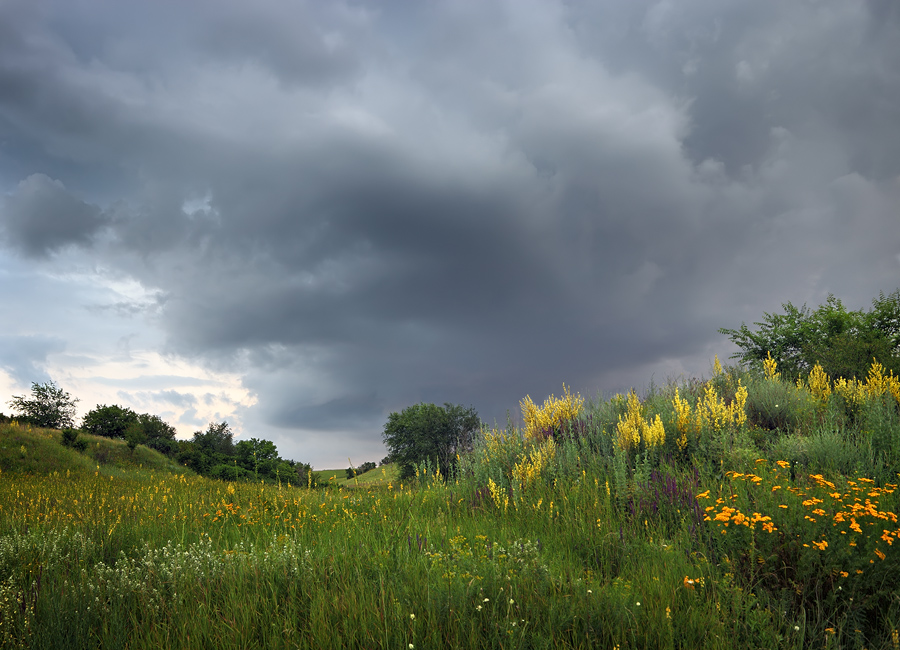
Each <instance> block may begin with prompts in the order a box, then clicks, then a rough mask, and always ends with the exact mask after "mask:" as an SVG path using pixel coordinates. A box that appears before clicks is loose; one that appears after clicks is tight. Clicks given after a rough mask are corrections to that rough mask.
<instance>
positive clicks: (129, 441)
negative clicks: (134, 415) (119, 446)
mask: <svg viewBox="0 0 900 650" xmlns="http://www.w3.org/2000/svg"><path fill="white" fill-rule="evenodd" d="M145 442H147V434H145V433H144V429H143V428H142V427H141V425H140V423H139V422H138V421H137V420H135V421H134V422H132V423H131V424H129V425H128V428H127V429H125V444H126V445H128V448H129V449H130V450H131V451H134V450H135V448H136V447H137V446H138V445H142V444H144V443H145Z"/></svg>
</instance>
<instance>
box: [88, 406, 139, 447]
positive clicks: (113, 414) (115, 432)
mask: <svg viewBox="0 0 900 650" xmlns="http://www.w3.org/2000/svg"><path fill="white" fill-rule="evenodd" d="M137 422H138V414H137V413H135V412H134V411H132V410H131V409H130V408H123V407H121V406H118V405H117V404H111V405H109V406H107V405H106V404H100V405H99V406H97V407H96V408H93V409H91V410H90V411H88V412H87V414H86V415H85V416H84V419H83V420H82V421H81V430H82V431H84V432H86V433H90V434H92V435H95V436H103V437H104V438H117V439H121V438H124V437H125V432H126V431H127V430H128V427H129V426H131V425H132V424H135V423H137Z"/></svg>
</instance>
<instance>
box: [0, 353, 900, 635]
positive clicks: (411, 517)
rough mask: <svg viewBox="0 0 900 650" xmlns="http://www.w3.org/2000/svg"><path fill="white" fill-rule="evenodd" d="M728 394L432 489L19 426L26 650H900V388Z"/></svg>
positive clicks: (12, 549)
mask: <svg viewBox="0 0 900 650" xmlns="http://www.w3.org/2000/svg"><path fill="white" fill-rule="evenodd" d="M711 375H712V376H711V377H710V378H709V379H704V380H701V379H695V380H691V381H684V382H672V383H669V384H667V385H665V386H661V387H660V386H653V387H651V388H650V389H649V390H648V391H646V394H644V395H642V396H641V397H639V396H638V395H636V394H634V393H630V394H628V395H613V396H608V397H602V396H601V397H597V398H595V399H592V400H584V399H582V398H581V397H580V396H578V395H572V394H571V393H569V392H568V391H567V390H564V394H563V396H562V397H560V398H556V397H554V396H550V397H549V398H547V399H546V400H545V401H544V402H543V404H542V405H538V404H535V403H533V402H532V401H531V399H530V398H527V399H525V400H523V401H522V403H521V405H520V406H521V409H522V421H523V423H524V424H523V425H522V426H515V425H514V424H512V423H509V424H508V425H507V426H506V427H502V428H496V429H486V430H484V431H483V432H482V434H481V435H480V437H479V439H478V440H477V441H476V444H475V446H474V449H472V450H471V451H470V452H468V453H465V454H462V455H461V456H460V457H459V458H458V461H457V463H456V466H455V470H454V473H453V474H452V475H451V476H440V475H436V472H435V471H433V470H432V468H430V467H429V466H428V465H427V464H426V465H423V466H420V467H419V468H418V471H417V476H416V479H415V480H413V481H410V482H407V483H402V482H400V481H399V480H398V479H397V476H398V474H397V473H396V468H394V467H391V466H386V467H383V468H378V469H375V470H371V471H369V472H366V473H365V474H363V475H361V476H359V477H357V478H356V479H350V480H347V479H346V478H345V477H344V474H343V470H334V471H333V475H334V478H333V479H331V477H330V476H328V475H327V474H328V472H322V473H321V474H320V475H319V477H318V479H317V482H318V483H319V484H320V485H319V486H318V487H296V486H293V487H292V486H288V485H286V484H271V483H266V484H263V483H253V482H247V483H231V482H225V481H216V480H211V479H207V478H202V477H199V476H195V475H192V474H190V473H189V472H186V471H185V470H184V469H183V468H180V467H178V466H177V465H176V464H174V463H172V461H170V460H168V459H166V458H165V457H164V456H161V455H159V454H157V453H156V452H153V451H152V450H149V449H146V448H145V447H142V446H138V447H137V448H136V449H134V450H130V449H128V448H127V446H126V445H125V443H124V442H119V441H113V440H107V439H93V438H90V437H88V438H87V439H88V446H87V449H86V450H85V452H83V453H80V452H77V451H74V450H71V449H67V448H64V447H63V446H62V445H61V444H60V433H59V432H58V431H52V430H46V429H31V428H29V427H27V426H20V425H17V424H14V423H13V424H8V425H0V646H2V647H4V648H7V647H8V648H130V649H136V648H394V649H406V648H408V649H413V648H422V649H425V648H447V647H460V648H610V649H612V648H616V649H619V650H621V649H624V648H723V649H729V650H730V649H733V648H767V649H768V648H869V649H876V648H892V649H895V648H898V645H900V643H898V629H900V591H898V584H900V524H898V522H897V515H896V514H895V513H896V512H898V501H900V493H898V492H897V483H898V471H900V408H898V403H900V382H898V381H897V379H896V378H895V377H894V376H893V375H892V374H890V373H887V374H886V373H885V372H884V370H883V368H881V367H880V366H879V365H877V364H873V366H872V368H871V369H870V371H869V374H868V376H867V377H865V378H862V379H861V380H859V381H857V380H851V381H845V380H834V379H832V378H830V377H828V376H826V375H825V374H824V373H823V372H822V371H821V369H820V368H814V369H813V371H812V372H810V373H809V375H808V376H806V377H801V379H800V380H798V381H787V380H784V379H782V378H781V377H780V375H779V373H778V369H777V367H776V366H775V364H774V362H769V363H767V364H766V365H765V371H764V372H759V373H754V372H749V371H746V370H742V369H740V368H726V369H722V368H721V367H720V366H719V364H718V360H716V362H715V366H714V369H713V371H712V373H711ZM329 479H330V480H329Z"/></svg>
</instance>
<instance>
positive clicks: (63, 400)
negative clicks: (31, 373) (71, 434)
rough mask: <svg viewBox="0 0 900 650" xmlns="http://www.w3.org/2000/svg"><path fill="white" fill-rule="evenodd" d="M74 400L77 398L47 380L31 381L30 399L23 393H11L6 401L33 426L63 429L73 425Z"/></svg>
mask: <svg viewBox="0 0 900 650" xmlns="http://www.w3.org/2000/svg"><path fill="white" fill-rule="evenodd" d="M76 402H78V399H77V398H74V397H72V396H71V395H69V393H67V392H66V391H64V390H63V389H62V388H60V387H59V386H57V385H56V384H55V383H54V382H52V381H48V382H47V383H45V384H39V383H37V382H32V384H31V399H28V397H26V396H25V395H13V398H12V399H11V400H10V401H9V402H8V403H9V405H10V406H11V407H12V409H13V411H14V412H15V413H16V414H18V416H19V417H20V418H21V419H24V420H27V421H28V422H30V423H31V424H33V425H35V426H38V427H47V428H48V429H64V428H66V427H74V426H75V403H76Z"/></svg>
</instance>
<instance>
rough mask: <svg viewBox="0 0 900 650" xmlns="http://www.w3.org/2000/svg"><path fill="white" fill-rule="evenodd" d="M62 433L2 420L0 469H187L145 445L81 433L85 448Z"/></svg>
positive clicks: (46, 471)
mask: <svg viewBox="0 0 900 650" xmlns="http://www.w3.org/2000/svg"><path fill="white" fill-rule="evenodd" d="M62 439H63V433H62V432H61V431H58V430H55V429H44V428H41V427H33V426H31V425H29V424H19V423H17V422H15V421H13V422H11V423H5V424H0V471H2V472H10V473H13V474H25V473H32V474H50V473H52V472H57V473H60V472H66V471H69V472H72V471H94V470H97V469H99V470H100V471H101V473H109V472H117V473H121V472H127V471H129V470H133V469H146V470H151V471H156V472H169V473H185V472H186V473H188V474H193V472H191V471H190V470H187V469H185V468H184V467H182V466H180V465H178V464H177V463H176V462H175V461H174V460H172V459H171V458H169V457H167V456H165V455H163V454H161V453H159V452H158V451H155V450H153V449H150V448H148V447H144V446H143V445H141V446H138V447H136V448H135V449H129V448H128V445H127V444H126V443H125V442H124V441H121V440H111V439H109V438H104V437H101V436H93V435H91V434H87V433H81V434H80V437H79V440H83V441H84V443H85V445H84V450H83V451H78V450H77V449H73V448H71V447H66V446H64V445H63V444H62Z"/></svg>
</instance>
